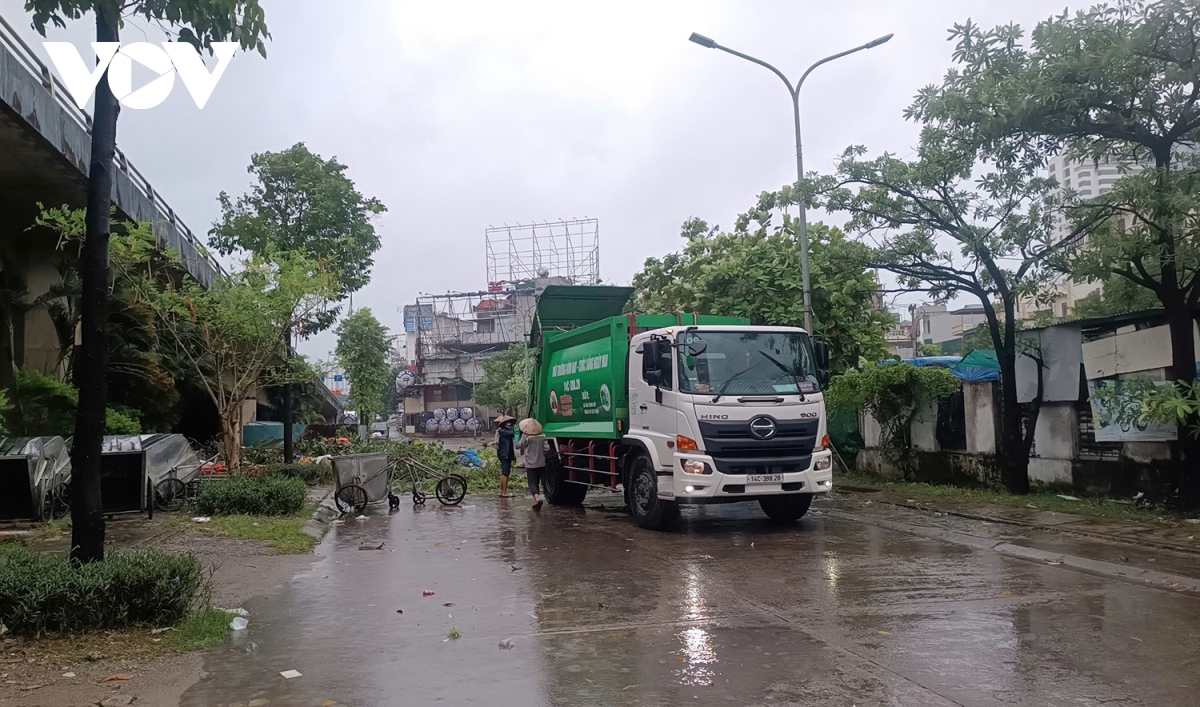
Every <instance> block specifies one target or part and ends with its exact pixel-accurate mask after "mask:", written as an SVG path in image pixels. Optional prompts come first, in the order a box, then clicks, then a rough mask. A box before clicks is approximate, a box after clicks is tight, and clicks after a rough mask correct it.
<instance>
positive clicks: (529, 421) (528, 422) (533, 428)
mask: <svg viewBox="0 0 1200 707" xmlns="http://www.w3.org/2000/svg"><path fill="white" fill-rule="evenodd" d="M517 426H518V427H520V428H521V434H527V435H540V434H541V433H542V423H540V422H538V421H537V420H535V419H533V418H532V417H527V418H525V419H524V420H521V424H520V425H517Z"/></svg>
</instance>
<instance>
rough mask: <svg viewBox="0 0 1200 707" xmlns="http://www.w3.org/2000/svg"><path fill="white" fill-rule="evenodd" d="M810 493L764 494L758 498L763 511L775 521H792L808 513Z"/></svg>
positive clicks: (810, 501)
mask: <svg viewBox="0 0 1200 707" xmlns="http://www.w3.org/2000/svg"><path fill="white" fill-rule="evenodd" d="M812 500H813V497H812V494H811V493H797V494H792V495H789V496H764V497H763V498H760V499H758V505H760V506H762V509H763V513H766V514H767V517H768V518H770V519H771V520H773V521H775V522H777V523H794V522H796V521H798V520H800V519H801V518H803V517H804V514H805V513H808V507H809V506H811V505H812Z"/></svg>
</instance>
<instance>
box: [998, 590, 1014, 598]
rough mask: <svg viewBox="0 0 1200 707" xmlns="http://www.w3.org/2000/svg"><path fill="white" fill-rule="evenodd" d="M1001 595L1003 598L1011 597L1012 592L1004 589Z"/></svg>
mask: <svg viewBox="0 0 1200 707" xmlns="http://www.w3.org/2000/svg"><path fill="white" fill-rule="evenodd" d="M1001 594H1002V595H1003V596H1006V597H1011V596H1012V590H1011V589H1005V590H1004V591H1003V592H1001Z"/></svg>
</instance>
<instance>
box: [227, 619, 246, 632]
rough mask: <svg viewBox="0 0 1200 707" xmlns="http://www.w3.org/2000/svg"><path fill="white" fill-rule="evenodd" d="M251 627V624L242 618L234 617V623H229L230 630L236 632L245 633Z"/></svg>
mask: <svg viewBox="0 0 1200 707" xmlns="http://www.w3.org/2000/svg"><path fill="white" fill-rule="evenodd" d="M249 625H250V622H249V621H248V620H246V619H245V618H243V617H241V616H235V617H233V621H230V622H229V628H231V629H233V630H234V631H244V630H246V627H247V626H249Z"/></svg>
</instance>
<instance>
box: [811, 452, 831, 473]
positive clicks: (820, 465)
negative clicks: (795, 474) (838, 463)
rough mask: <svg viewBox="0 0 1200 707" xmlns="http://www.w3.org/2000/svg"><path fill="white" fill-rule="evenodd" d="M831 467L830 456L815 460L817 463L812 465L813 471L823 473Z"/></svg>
mask: <svg viewBox="0 0 1200 707" xmlns="http://www.w3.org/2000/svg"><path fill="white" fill-rule="evenodd" d="M832 466H833V456H832V455H830V456H828V457H820V458H818V459H817V463H816V464H813V471H825V470H826V469H828V468H830V467H832Z"/></svg>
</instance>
